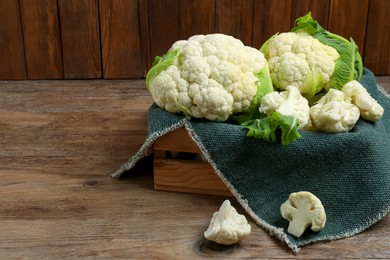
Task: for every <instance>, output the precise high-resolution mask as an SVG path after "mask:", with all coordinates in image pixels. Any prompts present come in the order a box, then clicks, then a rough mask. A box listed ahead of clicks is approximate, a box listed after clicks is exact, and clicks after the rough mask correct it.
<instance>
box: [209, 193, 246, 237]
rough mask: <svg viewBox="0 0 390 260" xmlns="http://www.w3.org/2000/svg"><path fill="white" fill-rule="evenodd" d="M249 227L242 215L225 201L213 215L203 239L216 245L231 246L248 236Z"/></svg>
mask: <svg viewBox="0 0 390 260" xmlns="http://www.w3.org/2000/svg"><path fill="white" fill-rule="evenodd" d="M250 233H251V226H250V224H249V223H248V221H247V220H246V218H245V216H244V215H241V214H238V213H237V210H236V209H235V208H234V207H233V206H232V205H231V204H230V201H229V200H225V201H224V202H223V203H222V205H221V207H220V209H219V211H217V212H215V213H214V214H213V217H212V219H211V221H210V225H209V227H208V228H207V230H206V231H205V232H204V237H205V238H206V239H208V240H211V241H214V242H216V243H218V244H223V245H232V244H235V243H237V242H238V241H240V240H242V239H244V238H245V237H247V236H249V235H250Z"/></svg>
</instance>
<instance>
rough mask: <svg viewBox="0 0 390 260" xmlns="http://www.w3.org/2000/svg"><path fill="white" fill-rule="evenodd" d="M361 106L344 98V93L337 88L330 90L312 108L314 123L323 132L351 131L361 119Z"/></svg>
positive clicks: (311, 114)
mask: <svg viewBox="0 0 390 260" xmlns="http://www.w3.org/2000/svg"><path fill="white" fill-rule="evenodd" d="M359 117H360V112H359V108H358V107H357V106H355V105H353V104H351V103H349V102H347V101H345V100H344V93H343V92H342V91H340V90H337V89H329V91H328V92H327V93H326V95H324V96H323V97H321V99H320V100H319V101H318V102H317V104H315V105H314V106H312V107H311V108H310V119H311V123H312V125H313V126H314V127H315V128H316V129H318V130H320V131H323V132H327V133H339V132H348V131H350V130H351V129H352V128H353V127H354V125H355V124H356V122H357V121H358V120H359Z"/></svg>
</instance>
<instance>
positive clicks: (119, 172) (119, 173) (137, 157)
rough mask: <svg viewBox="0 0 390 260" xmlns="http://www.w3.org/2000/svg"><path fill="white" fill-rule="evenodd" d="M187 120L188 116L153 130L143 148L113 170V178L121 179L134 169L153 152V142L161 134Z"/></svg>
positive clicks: (174, 128) (176, 127)
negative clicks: (124, 174) (163, 127)
mask: <svg viewBox="0 0 390 260" xmlns="http://www.w3.org/2000/svg"><path fill="white" fill-rule="evenodd" d="M186 121H188V118H187V117H185V118H183V119H182V120H180V121H179V122H177V123H176V124H173V125H171V126H169V127H167V128H165V129H163V130H161V131H156V132H153V133H152V134H151V135H149V136H147V138H146V140H145V142H144V143H143V145H142V146H141V148H140V149H139V150H138V151H137V153H135V154H134V155H133V156H132V157H130V159H129V160H128V161H127V162H125V163H124V164H122V165H121V166H119V168H118V169H117V170H116V171H114V172H112V173H111V174H110V176H111V177H112V178H115V179H119V178H120V177H121V176H122V175H123V173H124V172H126V171H128V170H130V169H132V168H133V167H134V166H135V165H136V163H137V162H138V161H140V160H141V159H143V158H145V157H146V156H148V155H149V154H150V153H151V152H152V149H153V144H154V142H155V141H156V140H157V139H158V138H160V137H161V136H163V135H165V134H167V133H169V132H172V131H173V130H176V129H178V128H180V127H182V126H183V125H184V123H185V122H186Z"/></svg>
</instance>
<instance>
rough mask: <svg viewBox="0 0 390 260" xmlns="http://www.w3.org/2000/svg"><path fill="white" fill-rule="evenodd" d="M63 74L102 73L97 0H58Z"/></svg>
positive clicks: (79, 76)
mask: <svg viewBox="0 0 390 260" xmlns="http://www.w3.org/2000/svg"><path fill="white" fill-rule="evenodd" d="M58 4H59V14H60V22H61V39H62V42H61V43H62V54H63V60H64V77H65V78H100V77H102V68H101V52H100V51H101V50H100V35H99V34H100V33H99V8H98V0H58Z"/></svg>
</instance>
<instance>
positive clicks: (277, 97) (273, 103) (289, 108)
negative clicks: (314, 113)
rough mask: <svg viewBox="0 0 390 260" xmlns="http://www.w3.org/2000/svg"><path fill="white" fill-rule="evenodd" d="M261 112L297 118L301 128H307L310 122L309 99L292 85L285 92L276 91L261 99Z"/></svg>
mask: <svg viewBox="0 0 390 260" xmlns="http://www.w3.org/2000/svg"><path fill="white" fill-rule="evenodd" d="M259 111H260V112H265V113H266V114H271V113H272V112H275V111H276V112H279V113H280V114H282V115H285V116H293V117H296V118H297V119H298V121H299V128H305V127H306V126H307V125H308V124H309V120H310V116H309V111H310V107H309V104H308V101H307V99H306V98H304V97H303V96H302V95H301V93H300V92H299V90H298V89H297V88H296V87H294V86H292V85H290V86H287V87H286V90H285V91H282V92H277V91H274V92H271V93H268V94H267V95H265V96H264V97H263V98H262V99H261V103H260V108H259Z"/></svg>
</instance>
